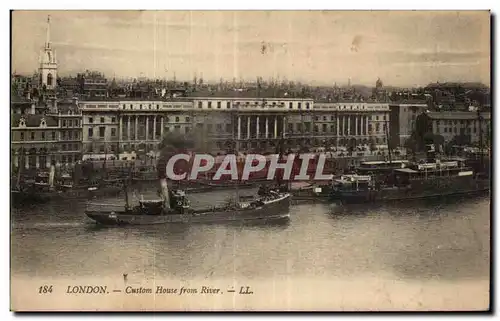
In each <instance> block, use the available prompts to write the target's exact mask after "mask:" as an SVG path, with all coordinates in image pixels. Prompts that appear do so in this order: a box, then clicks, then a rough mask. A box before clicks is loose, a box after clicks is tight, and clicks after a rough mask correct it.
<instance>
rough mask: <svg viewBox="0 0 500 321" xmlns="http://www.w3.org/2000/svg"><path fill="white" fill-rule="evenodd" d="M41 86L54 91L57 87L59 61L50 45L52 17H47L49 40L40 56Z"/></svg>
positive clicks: (46, 41)
mask: <svg viewBox="0 0 500 321" xmlns="http://www.w3.org/2000/svg"><path fill="white" fill-rule="evenodd" d="M39 74H40V85H41V87H42V88H43V87H44V86H45V88H47V89H49V90H52V89H55V87H56V85H57V60H56V54H55V51H54V50H53V49H52V44H51V43H50V16H48V17H47V38H46V40H45V46H44V48H43V50H42V52H41V54H40V68H39Z"/></svg>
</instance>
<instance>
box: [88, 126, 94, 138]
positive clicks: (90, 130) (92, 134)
mask: <svg viewBox="0 0 500 321" xmlns="http://www.w3.org/2000/svg"><path fill="white" fill-rule="evenodd" d="M88 136H89V137H94V129H93V128H89V135H88Z"/></svg>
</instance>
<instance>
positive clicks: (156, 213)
mask: <svg viewBox="0 0 500 321" xmlns="http://www.w3.org/2000/svg"><path fill="white" fill-rule="evenodd" d="M169 194H170V196H169V199H170V201H169V204H168V206H167V205H166V203H165V202H166V200H165V199H159V200H141V201H140V202H139V205H137V206H134V207H129V206H128V205H125V207H123V208H120V207H117V206H113V207H114V208H113V207H109V206H102V205H100V204H92V203H89V204H88V207H87V210H86V211H85V213H86V215H87V216H88V217H89V218H90V219H92V220H94V221H95V222H96V223H98V224H102V225H154V224H171V223H183V224H190V223H216V222H235V221H236V222H238V221H241V222H244V221H276V220H286V219H288V218H289V216H290V213H289V209H290V194H288V193H279V192H274V191H272V192H271V193H269V194H268V195H265V196H261V197H258V198H255V199H253V200H251V201H246V202H241V201H238V202H234V203H230V204H227V205H224V206H220V207H213V208H206V209H193V208H191V207H190V204H189V200H188V199H187V197H186V195H185V193H184V192H183V191H178V192H177V193H169Z"/></svg>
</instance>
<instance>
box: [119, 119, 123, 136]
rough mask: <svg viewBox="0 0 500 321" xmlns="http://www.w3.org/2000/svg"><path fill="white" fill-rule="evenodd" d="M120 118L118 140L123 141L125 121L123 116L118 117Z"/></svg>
mask: <svg viewBox="0 0 500 321" xmlns="http://www.w3.org/2000/svg"><path fill="white" fill-rule="evenodd" d="M118 117H119V118H120V125H119V126H118V140H119V141H120V142H121V141H122V132H123V119H122V116H118Z"/></svg>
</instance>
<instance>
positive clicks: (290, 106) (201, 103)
mask: <svg viewBox="0 0 500 321" xmlns="http://www.w3.org/2000/svg"><path fill="white" fill-rule="evenodd" d="M207 104H208V105H207V106H208V108H212V102H211V101H209V102H207ZM235 104H236V106H240V105H241V102H239V101H237V102H236V103H235ZM253 105H254V106H259V102H258V101H255V102H254V103H253ZM265 105H267V103H264V104H262V107H264V106H265ZM271 105H272V106H273V107H275V106H277V105H279V106H281V107H284V106H285V103H284V102H280V103H279V104H278V103H276V102H275V101H273V102H272V104H271ZM245 106H250V102H249V101H247V102H245ZM305 106H306V109H309V108H310V106H311V104H310V103H305ZM198 108H199V109H201V108H203V102H202V101H199V102H198ZM221 108H222V102H220V101H218V102H217V109H221ZM226 108H227V109H229V108H231V102H230V101H228V102H226ZM288 108H289V109H292V108H293V103H292V102H290V103H288ZM297 108H298V109H302V103H297Z"/></svg>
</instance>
